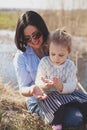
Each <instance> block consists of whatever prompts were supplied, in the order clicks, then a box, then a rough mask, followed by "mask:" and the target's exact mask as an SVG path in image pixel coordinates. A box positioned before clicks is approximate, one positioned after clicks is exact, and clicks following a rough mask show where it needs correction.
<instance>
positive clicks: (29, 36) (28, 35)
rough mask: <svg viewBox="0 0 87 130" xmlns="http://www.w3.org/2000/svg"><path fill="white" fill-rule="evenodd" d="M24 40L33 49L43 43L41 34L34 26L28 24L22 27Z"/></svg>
mask: <svg viewBox="0 0 87 130" xmlns="http://www.w3.org/2000/svg"><path fill="white" fill-rule="evenodd" d="M24 40H25V42H26V44H27V45H28V46H31V47H32V48H33V49H39V48H40V47H41V45H42V43H43V36H42V33H41V32H40V31H39V30H38V29H37V28H36V27H35V26H32V25H29V26H27V27H26V28H25V29H24Z"/></svg>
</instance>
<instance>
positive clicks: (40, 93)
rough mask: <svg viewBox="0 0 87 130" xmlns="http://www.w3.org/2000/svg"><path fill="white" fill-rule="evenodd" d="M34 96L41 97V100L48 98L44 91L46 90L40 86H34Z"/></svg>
mask: <svg viewBox="0 0 87 130" xmlns="http://www.w3.org/2000/svg"><path fill="white" fill-rule="evenodd" d="M33 96H35V97H36V98H37V99H40V100H44V99H46V98H47V95H46V94H45V93H44V91H43V90H42V89H41V88H40V87H38V86H35V87H34V88H33Z"/></svg>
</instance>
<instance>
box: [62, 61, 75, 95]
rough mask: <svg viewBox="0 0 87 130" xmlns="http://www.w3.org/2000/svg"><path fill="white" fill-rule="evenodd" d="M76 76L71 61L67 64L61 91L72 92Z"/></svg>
mask: <svg viewBox="0 0 87 130" xmlns="http://www.w3.org/2000/svg"><path fill="white" fill-rule="evenodd" d="M76 85H77V77H76V66H75V64H74V63H73V62H71V63H70V65H69V66H68V74H67V79H66V82H65V83H63V91H62V93H64V94H68V93H72V92H73V91H74V90H75V89H76Z"/></svg>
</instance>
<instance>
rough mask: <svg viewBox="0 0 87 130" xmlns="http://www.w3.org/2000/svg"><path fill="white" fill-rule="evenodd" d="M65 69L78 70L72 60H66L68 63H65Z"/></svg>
mask: <svg viewBox="0 0 87 130" xmlns="http://www.w3.org/2000/svg"><path fill="white" fill-rule="evenodd" d="M65 67H66V68H69V69H70V68H71V69H73V70H76V65H75V63H74V61H73V60H71V59H67V60H66V62H65Z"/></svg>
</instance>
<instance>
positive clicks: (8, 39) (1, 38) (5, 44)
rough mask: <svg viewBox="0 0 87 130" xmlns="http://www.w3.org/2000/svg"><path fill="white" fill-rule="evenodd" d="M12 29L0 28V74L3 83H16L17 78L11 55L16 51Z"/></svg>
mask: <svg viewBox="0 0 87 130" xmlns="http://www.w3.org/2000/svg"><path fill="white" fill-rule="evenodd" d="M14 34H15V32H14V31H10V30H0V48H1V49H0V76H1V77H2V78H3V82H4V83H9V82H10V83H11V84H12V86H15V85H17V79H16V75H15V71H14V67H13V57H14V55H15V53H16V50H17V49H16V46H15V43H14Z"/></svg>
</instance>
